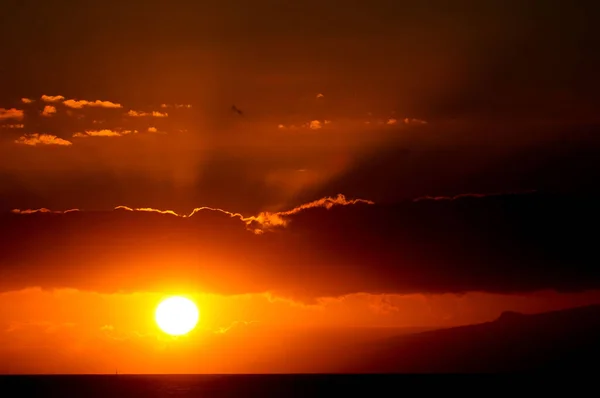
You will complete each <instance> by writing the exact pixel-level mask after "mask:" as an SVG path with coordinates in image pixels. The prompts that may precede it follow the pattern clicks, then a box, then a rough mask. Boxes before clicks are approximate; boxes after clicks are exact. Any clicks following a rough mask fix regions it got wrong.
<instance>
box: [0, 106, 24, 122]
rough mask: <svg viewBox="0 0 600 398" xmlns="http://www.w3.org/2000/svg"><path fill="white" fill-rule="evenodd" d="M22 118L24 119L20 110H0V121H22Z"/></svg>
mask: <svg viewBox="0 0 600 398" xmlns="http://www.w3.org/2000/svg"><path fill="white" fill-rule="evenodd" d="M24 117H25V112H23V111H22V110H21V109H16V108H10V109H5V108H0V120H8V119H14V120H23V118H24Z"/></svg>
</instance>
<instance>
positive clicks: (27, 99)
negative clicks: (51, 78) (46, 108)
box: [21, 97, 34, 104]
mask: <svg viewBox="0 0 600 398" xmlns="http://www.w3.org/2000/svg"><path fill="white" fill-rule="evenodd" d="M21 102H22V103H24V104H31V103H33V102H34V100H32V99H31V98H25V97H23V98H21Z"/></svg>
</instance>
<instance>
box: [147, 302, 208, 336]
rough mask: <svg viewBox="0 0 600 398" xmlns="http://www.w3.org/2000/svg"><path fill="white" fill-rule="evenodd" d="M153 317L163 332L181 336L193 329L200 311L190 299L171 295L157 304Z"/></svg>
mask: <svg viewBox="0 0 600 398" xmlns="http://www.w3.org/2000/svg"><path fill="white" fill-rule="evenodd" d="M154 319H155V320H156V324H157V325H158V327H159V328H160V330H162V331H163V332H165V333H167V334H170V335H171V336H181V335H184V334H186V333H189V332H190V331H191V330H192V329H194V327H195V326H196V324H197V323H198V320H199V319H200V312H199V311H198V307H196V304H194V302H193V301H192V300H190V299H187V298H185V297H180V296H173V297H169V298H166V299H164V300H163V301H161V302H160V304H158V307H156V312H155V314H154Z"/></svg>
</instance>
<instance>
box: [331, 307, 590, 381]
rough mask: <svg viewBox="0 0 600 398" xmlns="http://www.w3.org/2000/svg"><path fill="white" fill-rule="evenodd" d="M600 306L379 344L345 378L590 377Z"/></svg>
mask: <svg viewBox="0 0 600 398" xmlns="http://www.w3.org/2000/svg"><path fill="white" fill-rule="evenodd" d="M599 336H600V305H593V306H586V307H578V308H573V309H567V310H559V311H552V312H546V313H541V314H534V315H525V314H520V313H516V312H504V313H502V314H501V315H500V317H499V318H497V319H496V320H495V321H492V322H487V323H482V324H476V325H468V326H461V327H454V328H449V329H438V330H434V331H428V332H423V333H415V334H411V335H406V336H398V337H392V338H387V339H384V340H380V341H377V342H376V343H373V344H370V345H365V346H363V347H359V348H357V349H356V352H355V355H354V358H353V359H352V360H350V361H348V362H347V366H345V367H344V369H342V371H343V372H351V373H362V372H367V373H398V372H400V373H471V372H475V373H497V372H531V371H534V372H537V371H544V372H547V371H552V372H566V373H569V372H586V371H587V372H589V371H591V370H593V369H597V365H596V361H597V359H598V358H599V354H600V339H599V338H598V337H599Z"/></svg>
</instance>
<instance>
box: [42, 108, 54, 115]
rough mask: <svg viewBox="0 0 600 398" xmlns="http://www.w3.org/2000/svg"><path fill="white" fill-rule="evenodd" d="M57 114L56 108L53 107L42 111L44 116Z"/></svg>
mask: <svg viewBox="0 0 600 398" xmlns="http://www.w3.org/2000/svg"><path fill="white" fill-rule="evenodd" d="M55 113H56V107H54V106H52V105H46V106H45V107H44V110H43V111H42V116H46V117H48V116H52V115H54V114H55Z"/></svg>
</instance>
